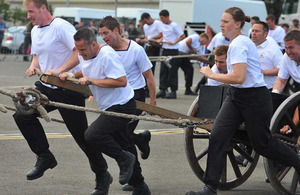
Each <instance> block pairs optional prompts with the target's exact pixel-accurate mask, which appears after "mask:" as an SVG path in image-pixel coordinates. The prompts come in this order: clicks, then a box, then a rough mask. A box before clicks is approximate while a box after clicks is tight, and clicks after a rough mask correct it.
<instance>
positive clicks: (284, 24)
mask: <svg viewBox="0 0 300 195" xmlns="http://www.w3.org/2000/svg"><path fill="white" fill-rule="evenodd" d="M280 26H281V27H282V28H283V29H284V31H285V34H286V33H288V32H289V30H290V25H289V24H287V23H283V24H280Z"/></svg>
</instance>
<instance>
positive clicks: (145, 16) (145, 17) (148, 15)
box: [141, 12, 150, 20]
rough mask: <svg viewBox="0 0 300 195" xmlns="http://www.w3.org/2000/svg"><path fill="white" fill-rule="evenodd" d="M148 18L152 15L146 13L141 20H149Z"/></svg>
mask: <svg viewBox="0 0 300 195" xmlns="http://www.w3.org/2000/svg"><path fill="white" fill-rule="evenodd" d="M148 18H150V14H148V13H146V12H145V13H143V14H142V15H141V20H144V19H148Z"/></svg>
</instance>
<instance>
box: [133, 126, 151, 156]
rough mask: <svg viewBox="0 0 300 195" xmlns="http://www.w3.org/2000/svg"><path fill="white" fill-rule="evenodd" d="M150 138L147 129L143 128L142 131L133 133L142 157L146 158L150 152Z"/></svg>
mask: <svg viewBox="0 0 300 195" xmlns="http://www.w3.org/2000/svg"><path fill="white" fill-rule="evenodd" d="M150 140H151V133H150V131H148V130H145V131H144V132H143V133H140V134H138V135H134V143H135V145H136V146H137V147H138V148H139V150H140V151H141V157H142V159H147V158H148V157H149V154H150V146H149V142H150Z"/></svg>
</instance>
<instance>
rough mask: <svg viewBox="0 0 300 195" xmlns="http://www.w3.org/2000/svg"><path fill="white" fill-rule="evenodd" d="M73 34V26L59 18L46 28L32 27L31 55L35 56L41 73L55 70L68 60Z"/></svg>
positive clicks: (74, 31)
mask: <svg viewBox="0 0 300 195" xmlns="http://www.w3.org/2000/svg"><path fill="white" fill-rule="evenodd" d="M75 33H76V30H75V28H74V26H73V25H72V24H70V23H69V22H67V21H65V20H63V19H61V18H54V19H53V20H52V22H51V23H50V24H49V25H47V26H43V27H39V26H34V27H33V29H32V31H31V38H32V46H31V54H32V55H33V54H36V56H37V59H38V62H39V65H40V68H41V71H42V72H46V71H47V70H48V69H57V68H59V67H60V66H61V65H62V64H64V63H65V62H66V61H67V60H68V59H69V58H70V56H71V54H72V52H73V48H74V47H75V43H74V39H73V36H74V34H75ZM70 72H72V71H70Z"/></svg>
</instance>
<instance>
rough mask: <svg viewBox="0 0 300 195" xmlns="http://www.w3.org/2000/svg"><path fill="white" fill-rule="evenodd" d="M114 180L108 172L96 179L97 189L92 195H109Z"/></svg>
mask: <svg viewBox="0 0 300 195" xmlns="http://www.w3.org/2000/svg"><path fill="white" fill-rule="evenodd" d="M112 181H113V178H112V176H111V175H110V173H109V172H108V171H106V172H105V173H104V174H102V175H100V176H98V175H97V178H96V188H95V190H94V191H93V192H92V195H107V194H108V191H109V185H110V184H111V183H112Z"/></svg>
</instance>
